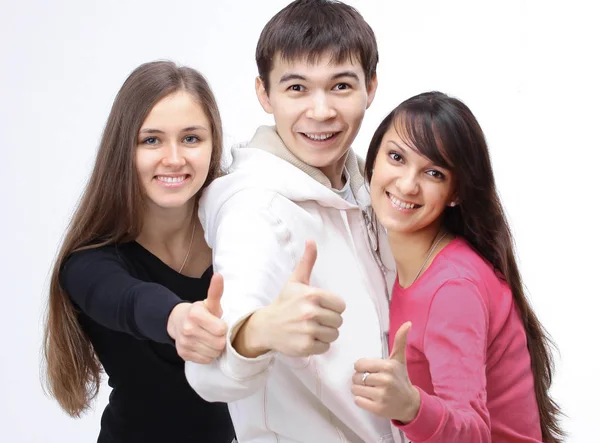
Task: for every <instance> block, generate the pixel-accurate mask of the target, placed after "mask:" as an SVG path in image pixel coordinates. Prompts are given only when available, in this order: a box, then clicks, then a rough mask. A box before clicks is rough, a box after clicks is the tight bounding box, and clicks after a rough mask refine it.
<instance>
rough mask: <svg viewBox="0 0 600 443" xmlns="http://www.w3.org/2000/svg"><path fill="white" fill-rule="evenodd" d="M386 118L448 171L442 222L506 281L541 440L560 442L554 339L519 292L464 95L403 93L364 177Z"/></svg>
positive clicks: (488, 168) (509, 240) (506, 231)
mask: <svg viewBox="0 0 600 443" xmlns="http://www.w3.org/2000/svg"><path fill="white" fill-rule="evenodd" d="M392 125H394V127H395V129H396V131H398V134H400V135H401V136H402V138H403V139H404V141H405V142H406V143H408V144H409V145H410V146H411V147H412V148H413V149H416V150H417V151H418V152H420V153H421V154H422V155H424V156H425V157H427V158H429V159H430V160H431V161H433V162H434V163H436V164H438V165H439V166H441V167H443V168H446V169H449V170H450V171H452V172H453V174H455V177H456V178H457V191H456V192H457V197H458V201H459V205H458V206H455V207H449V208H447V209H446V210H445V213H444V225H445V227H446V228H447V229H448V231H450V232H452V233H453V234H454V235H456V236H460V237H463V238H464V239H466V240H467V241H468V242H469V243H470V244H471V246H472V247H473V248H474V249H475V250H476V251H477V252H478V253H479V254H480V255H481V256H482V257H483V258H485V259H486V260H487V261H488V262H490V263H491V264H492V266H494V268H495V269H496V271H497V273H498V275H499V276H500V277H501V278H503V279H504V280H505V281H506V283H507V284H508V286H509V287H510V289H511V291H512V295H513V299H514V302H515V304H516V306H517V307H518V309H519V312H520V315H521V318H522V321H523V325H524V327H525V333H526V335H527V347H528V350H529V354H530V356H531V367H532V371H533V378H534V385H535V394H536V398H537V404H538V408H539V413H540V420H541V427H542V437H543V440H544V441H545V442H548V443H559V442H562V441H563V437H564V432H563V431H562V430H561V428H560V425H559V417H560V415H561V412H560V409H559V407H558V405H557V404H556V403H555V402H554V400H552V398H551V397H550V396H549V393H548V390H549V389H550V385H551V383H552V373H553V370H554V362H553V358H552V349H551V348H552V345H553V344H552V342H551V340H550V337H549V335H548V334H547V332H546V330H545V329H544V327H543V326H542V324H541V323H540V321H539V320H538V318H537V316H536V315H535V313H534V311H533V309H532V307H531V305H530V303H529V301H528V300H527V297H526V295H525V291H524V289H523V283H522V280H521V274H520V272H519V269H518V267H517V262H516V260H515V254H514V247H513V244H514V243H513V237H512V234H511V231H510V228H509V226H508V222H507V220H506V216H505V214H504V210H503V208H502V204H501V203H500V198H499V196H498V193H497V191H496V184H495V180H494V174H493V172H492V164H491V161H490V156H489V151H488V147H487V143H486V140H485V137H484V134H483V131H482V130H481V127H480V126H479V123H478V122H477V120H476V119H475V116H474V115H473V113H472V112H471V110H470V109H469V108H468V107H467V106H466V105H465V104H464V103H462V102H461V101H460V100H457V99H455V98H452V97H449V96H447V95H446V94H443V93H441V92H427V93H423V94H419V95H417V96H415V97H412V98H410V99H408V100H406V101H404V102H403V103H401V104H400V105H399V106H398V107H397V108H396V109H394V110H393V111H392V112H391V113H390V114H389V115H388V116H387V117H386V118H385V119H384V120H383V122H382V123H381V124H380V125H379V127H378V128H377V130H376V131H375V134H374V136H373V139H372V140H371V144H370V145H369V151H368V153H367V158H366V161H365V175H366V177H367V180H368V182H370V181H371V178H372V175H373V166H374V164H375V159H376V157H377V153H378V151H379V147H380V145H381V142H382V140H383V137H384V135H385V133H386V132H387V131H388V130H389V129H390V128H391V127H392Z"/></svg>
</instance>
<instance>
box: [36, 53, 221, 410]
mask: <svg viewBox="0 0 600 443" xmlns="http://www.w3.org/2000/svg"><path fill="white" fill-rule="evenodd" d="M179 90H184V91H186V92H188V93H190V94H191V95H192V96H193V97H194V98H195V99H196V100H197V101H198V103H199V104H200V105H201V106H202V107H203V110H204V112H205V113H206V116H207V117H208V120H209V121H210V123H211V133H212V143H213V146H212V157H211V162H210V166H209V172H208V176H207V178H206V181H205V183H204V184H203V186H202V188H201V189H200V191H199V194H200V193H201V192H202V190H203V189H204V188H205V187H206V186H208V184H210V183H211V182H212V181H213V180H214V179H215V178H216V177H217V176H218V175H219V174H220V171H221V152H222V143H223V132H222V127H221V117H220V115H219V110H218V108H217V102H216V100H215V97H214V95H213V93H212V91H211V89H210V87H209V85H208V83H207V82H206V80H205V79H204V77H203V76H202V75H201V74H200V73H198V72H197V71H195V70H193V69H191V68H187V67H178V66H177V65H175V64H174V63H172V62H168V61H158V62H151V63H145V64H143V65H141V66H139V67H138V68H137V69H135V70H134V71H133V72H132V73H131V74H130V75H129V77H128V78H127V80H126V81H125V83H124V84H123V86H122V87H121V89H120V91H119V93H118V94H117V97H116V98H115V101H114V103H113V106H112V109H111V111H110V114H109V116H108V121H107V123H106V126H105V128H104V133H103V135H102V140H101V142H100V148H99V150H98V155H97V157H96V163H95V165H94V169H93V172H92V175H91V177H90V179H89V181H88V184H87V186H86V188H85V191H84V193H83V196H82V198H81V199H80V201H79V204H78V206H77V209H76V211H75V214H74V216H73V218H72V219H71V222H70V224H69V226H68V228H67V232H66V234H65V237H64V240H63V242H62V246H61V248H60V251H59V253H58V257H57V259H56V262H55V264H54V268H53V270H52V276H51V280H50V291H49V292H50V293H49V301H48V307H47V312H46V325H45V332H44V358H45V363H46V368H45V369H46V380H45V382H46V387H47V390H48V392H49V393H50V394H51V395H52V396H53V397H54V398H56V400H57V401H58V403H59V404H60V406H61V407H62V408H63V409H64V410H65V411H66V412H67V413H68V414H69V415H71V416H73V417H78V416H80V415H81V413H82V412H83V411H85V410H86V409H87V408H89V406H90V403H91V401H92V400H93V399H94V397H95V396H96V395H97V394H98V390H99V386H100V378H101V365H100V362H99V361H98V358H97V356H96V353H95V352H94V349H93V347H92V345H91V343H90V341H89V339H88V337H87V336H86V334H85V333H84V331H83V330H82V329H81V326H80V324H79V322H78V319H77V310H76V309H75V306H74V305H73V303H72V302H71V300H70V298H69V295H68V294H67V293H66V292H65V291H64V290H63V288H62V287H61V284H60V272H61V268H62V265H63V264H64V262H65V260H66V259H67V258H68V257H69V255H71V254H72V253H73V252H76V251H79V250H82V249H89V248H98V247H101V246H104V245H108V244H114V243H122V242H127V241H131V240H134V239H135V238H136V237H137V236H138V235H139V233H140V231H141V229H142V221H143V214H144V200H143V195H142V190H141V187H140V184H139V181H138V174H137V171H136V168H135V162H134V161H135V147H136V144H137V137H138V131H139V130H140V127H141V126H142V123H143V122H144V120H145V118H146V116H147V115H148V113H149V112H150V110H151V109H152V107H153V106H154V105H155V104H156V103H157V102H158V101H159V100H160V99H162V98H163V97H166V96H167V95H169V94H172V93H174V92H176V91H179ZM198 197H199V196H198ZM196 201H197V200H196Z"/></svg>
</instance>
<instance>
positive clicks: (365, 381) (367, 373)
mask: <svg viewBox="0 0 600 443" xmlns="http://www.w3.org/2000/svg"><path fill="white" fill-rule="evenodd" d="M369 375H371V373H370V372H366V371H365V373H364V374H363V376H362V384H363V385H365V386H367V377H368V376H369Z"/></svg>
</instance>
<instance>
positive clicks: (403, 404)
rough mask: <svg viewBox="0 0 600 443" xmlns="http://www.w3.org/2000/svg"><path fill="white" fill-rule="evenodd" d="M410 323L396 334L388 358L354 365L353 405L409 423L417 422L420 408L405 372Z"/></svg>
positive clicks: (416, 393)
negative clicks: (415, 420)
mask: <svg viewBox="0 0 600 443" xmlns="http://www.w3.org/2000/svg"><path fill="white" fill-rule="evenodd" d="M410 328H411V323H410V322H408V323H404V324H403V325H402V326H401V327H400V328H399V329H398V332H397V333H396V337H395V338H394V347H393V349H392V352H391V354H390V356H389V358H388V359H386V360H383V359H366V358H363V359H360V360H358V361H357V362H356V363H355V364H354V370H355V371H356V373H355V374H354V376H353V377H352V394H354V402H355V403H356V404H357V405H358V406H359V407H360V408H362V409H364V410H366V411H369V412H372V413H374V414H377V415H379V416H382V417H385V418H389V419H393V420H397V421H400V422H402V423H404V424H408V423H410V422H411V421H413V420H414V419H415V417H416V416H417V413H418V412H419V407H420V405H421V396H420V394H419V391H418V390H417V389H416V388H415V387H414V386H413V385H412V383H411V382H410V379H409V377H408V371H407V369H406V342H407V339H408V333H409V331H410Z"/></svg>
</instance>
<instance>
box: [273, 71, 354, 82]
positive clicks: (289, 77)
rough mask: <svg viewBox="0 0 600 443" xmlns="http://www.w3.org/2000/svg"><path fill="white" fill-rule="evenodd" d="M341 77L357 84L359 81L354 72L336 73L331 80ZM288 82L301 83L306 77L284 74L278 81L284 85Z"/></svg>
mask: <svg viewBox="0 0 600 443" xmlns="http://www.w3.org/2000/svg"><path fill="white" fill-rule="evenodd" d="M343 77H350V78H352V79H354V80H356V81H357V82H359V81H360V78H359V77H358V74H356V72H352V71H343V72H338V73H337V74H334V75H333V76H332V77H331V79H332V80H339V79H340V78H343ZM290 80H301V81H306V77H304V76H303V75H300V74H294V73H291V74H284V75H282V76H281V78H280V79H279V83H285V82H288V81H290Z"/></svg>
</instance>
